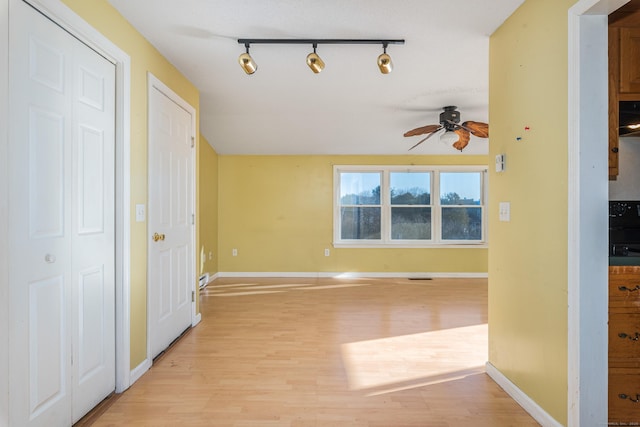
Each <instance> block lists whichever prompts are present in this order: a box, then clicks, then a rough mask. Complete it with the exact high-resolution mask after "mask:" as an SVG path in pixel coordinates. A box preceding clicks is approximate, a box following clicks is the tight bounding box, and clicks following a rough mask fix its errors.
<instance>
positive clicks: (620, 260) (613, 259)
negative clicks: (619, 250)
mask: <svg viewBox="0 0 640 427" xmlns="http://www.w3.org/2000/svg"><path fill="white" fill-rule="evenodd" d="M609 265H639V266H640V256H610V257H609Z"/></svg>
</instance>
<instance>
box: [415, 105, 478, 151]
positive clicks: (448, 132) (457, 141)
mask: <svg viewBox="0 0 640 427" xmlns="http://www.w3.org/2000/svg"><path fill="white" fill-rule="evenodd" d="M457 108H458V107H455V106H453V105H450V106H448V107H444V111H443V112H442V113H440V124H439V125H426V126H421V127H419V128H415V129H412V130H410V131H408V132H405V133H404V136H416V135H424V134H428V135H427V136H426V137H425V138H423V139H421V140H420V141H418V143H417V144H415V145H414V146H413V147H411V148H409V150H413V149H414V148H416V147H417V146H418V145H420V144H422V143H423V142H424V141H426V140H427V139H429V138H431V137H432V136H433V135H435V134H436V133H438V132H440V131H441V130H443V129H444V133H443V134H442V135H441V136H440V139H441V140H443V139H444V140H445V142H449V141H450V142H453V147H454V148H455V149H456V150H460V151H462V150H463V149H464V147H466V146H467V144H469V139H471V135H474V136H477V137H478V138H488V137H489V125H488V124H487V123H482V122H472V121H466V122H463V123H462V124H460V112H459V111H458V110H457ZM449 138H451V139H449Z"/></svg>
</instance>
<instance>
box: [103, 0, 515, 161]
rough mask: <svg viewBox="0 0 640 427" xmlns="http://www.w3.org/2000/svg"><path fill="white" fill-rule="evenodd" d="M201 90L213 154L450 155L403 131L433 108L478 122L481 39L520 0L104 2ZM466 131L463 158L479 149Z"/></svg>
mask: <svg viewBox="0 0 640 427" xmlns="http://www.w3.org/2000/svg"><path fill="white" fill-rule="evenodd" d="M109 1H110V3H111V4H112V5H113V6H114V7H115V8H116V9H117V10H118V11H119V12H120V13H121V14H122V15H123V16H124V17H125V18H126V19H128V20H129V21H130V22H131V23H132V24H133V26H135V27H136V28H137V29H138V31H140V32H141V33H142V34H143V35H144V36H145V37H146V38H147V39H148V40H149V41H150V42H151V43H152V44H153V45H154V46H155V47H156V48H157V49H158V50H159V51H160V52H161V53H162V54H163V55H164V56H165V57H166V58H167V59H168V60H169V61H170V62H172V63H173V64H174V65H175V66H176V67H177V68H178V69H179V70H180V71H181V72H182V73H183V74H184V75H185V76H186V77H187V78H188V79H189V80H190V81H191V82H192V83H193V84H194V85H195V86H196V87H197V88H198V90H199V91H200V128H201V132H202V134H203V135H204V136H205V138H207V140H208V141H209V143H210V144H211V145H212V146H213V147H214V148H215V150H216V151H217V152H218V153H219V154H385V155H389V154H390V155H393V154H407V153H410V154H444V153H446V154H455V153H456V151H455V149H453V148H452V147H450V146H446V145H443V144H441V143H439V141H438V140H437V138H433V139H430V140H428V141H427V142H425V143H424V144H422V145H421V146H419V147H418V148H416V149H414V150H413V151H411V152H408V151H407V150H408V149H409V147H411V146H412V145H413V144H414V143H416V142H417V141H418V140H419V139H420V137H411V138H404V137H403V136H402V134H403V133H404V132H405V131H407V130H409V129H413V128H416V127H419V126H423V125H426V124H437V123H438V115H439V113H440V111H441V107H443V106H445V105H456V106H458V108H459V110H460V112H461V114H462V120H463V121H464V120H475V121H488V62H489V35H490V34H491V33H492V32H493V31H494V30H495V29H497V28H498V27H499V26H500V24H501V23H502V22H504V20H505V19H506V18H507V17H508V16H509V15H511V13H513V11H514V10H515V9H516V8H517V7H518V6H520V4H521V3H523V1H524V0H485V1H479V0H395V1H394V0H180V1H176V0H109ZM238 38H308V39H328V38H350V39H405V40H406V43H405V44H404V45H390V46H389V48H388V49H387V52H388V53H389V54H390V55H391V58H392V60H393V63H394V70H393V72H392V73H391V74H388V75H383V74H381V73H380V72H379V70H378V67H377V65H376V58H377V56H378V55H379V54H380V53H382V47H381V46H380V45H319V46H318V50H317V53H318V54H319V55H320V57H321V58H322V59H323V60H324V62H325V63H326V68H325V69H324V71H322V73H320V74H314V73H312V72H311V70H310V69H309V68H308V67H307V65H306V63H305V57H306V55H307V54H308V53H309V52H311V51H312V47H311V46H310V45H309V46H307V45H265V44H261V45H252V46H251V50H250V53H251V56H252V57H253V59H254V60H255V61H256V63H257V64H258V71H257V72H256V73H255V74H253V75H246V74H245V73H244V72H243V71H242V69H241V68H240V66H239V65H238V56H239V55H240V54H241V53H242V52H244V46H243V45H240V44H238V42H237V39H238ZM487 150H488V142H487V140H486V139H479V138H476V137H473V136H472V137H471V142H470V143H469V146H468V147H467V148H466V149H465V150H464V154H485V153H486V152H487Z"/></svg>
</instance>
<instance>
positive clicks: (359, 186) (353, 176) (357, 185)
mask: <svg viewBox="0 0 640 427" xmlns="http://www.w3.org/2000/svg"><path fill="white" fill-rule="evenodd" d="M340 204H342V205H379V204H380V172H342V173H341V174H340Z"/></svg>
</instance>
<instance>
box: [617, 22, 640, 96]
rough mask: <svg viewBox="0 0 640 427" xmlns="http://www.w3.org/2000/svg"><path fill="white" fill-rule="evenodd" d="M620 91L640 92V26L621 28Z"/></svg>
mask: <svg viewBox="0 0 640 427" xmlns="http://www.w3.org/2000/svg"><path fill="white" fill-rule="evenodd" d="M620 53H621V55H620V93H640V28H620Z"/></svg>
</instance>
